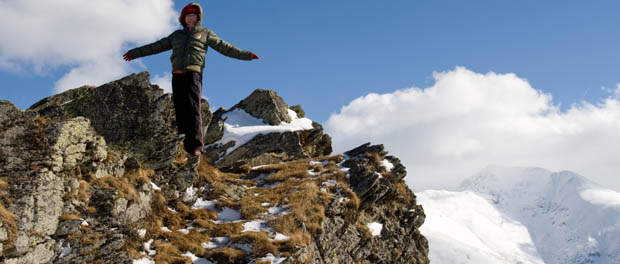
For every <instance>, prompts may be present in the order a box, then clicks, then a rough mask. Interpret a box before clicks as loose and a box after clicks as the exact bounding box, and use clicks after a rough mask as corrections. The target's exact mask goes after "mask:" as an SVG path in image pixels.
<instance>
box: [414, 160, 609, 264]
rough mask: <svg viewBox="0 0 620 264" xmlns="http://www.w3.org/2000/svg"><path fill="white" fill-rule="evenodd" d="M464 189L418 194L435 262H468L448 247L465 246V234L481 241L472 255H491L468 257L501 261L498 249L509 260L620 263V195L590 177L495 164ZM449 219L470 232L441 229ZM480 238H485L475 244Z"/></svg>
mask: <svg viewBox="0 0 620 264" xmlns="http://www.w3.org/2000/svg"><path fill="white" fill-rule="evenodd" d="M460 190H461V192H440V191H425V192H423V193H420V194H418V197H419V201H420V203H422V204H424V206H425V211H426V213H427V225H425V226H424V227H423V228H422V233H423V234H425V235H426V236H427V237H428V239H429V243H430V245H431V247H430V250H431V251H430V259H431V260H433V261H434V262H440V263H450V262H453V261H460V259H459V258H460V257H458V256H455V257H456V258H457V259H454V258H452V259H449V261H448V259H445V256H450V255H452V254H451V253H448V252H446V250H461V251H463V246H462V244H463V242H458V241H465V242H467V243H468V244H470V245H472V247H474V249H473V250H468V251H466V252H467V254H469V255H470V256H476V257H479V258H483V257H484V258H486V259H483V261H473V260H472V261H464V262H462V263H480V262H486V263H495V262H497V261H493V260H492V257H494V256H500V257H502V258H501V260H502V261H501V262H508V263H519V262H523V263H539V261H541V260H542V261H544V263H620V221H619V219H620V194H619V193H617V192H614V191H611V190H608V189H605V188H603V187H601V186H599V185H597V184H596V183H593V182H591V181H589V180H588V179H586V178H584V177H583V176H580V175H577V174H575V173H572V172H567V171H563V172H557V173H553V172H550V171H547V170H544V169H540V168H508V167H489V168H487V169H485V170H483V171H482V172H480V173H479V174H477V175H475V176H474V177H471V178H470V179H467V180H465V181H464V182H463V183H462V185H461V188H460ZM457 203H458V204H459V205H458V209H457V208H455V206H457V205H456V204H457ZM463 211H464V212H463ZM467 216H469V217H467ZM476 217H479V218H481V219H483V220H476ZM442 218H448V219H451V221H452V222H453V223H452V224H453V226H452V228H453V229H457V228H459V229H461V230H466V231H467V232H462V233H458V232H452V233H451V235H452V236H453V237H455V238H451V239H448V238H449V236H446V235H444V234H442V232H444V233H445V228H444V229H443V230H442V232H440V231H438V230H436V229H435V228H434V227H435V226H436V225H437V219H442ZM472 223H474V224H472ZM444 226H445V225H444ZM436 227H437V228H440V227H441V226H436ZM523 229H526V230H527V233H528V235H529V236H527V235H526V234H525V233H524V232H522V231H523ZM472 237H474V238H477V239H478V240H479V241H480V243H478V244H474V243H472V241H476V240H474V239H472ZM442 241H443V242H442ZM476 245H477V246H476ZM438 246H441V247H438ZM515 246H517V247H518V248H517V249H514V247H515ZM511 247H513V249H514V250H512V251H511ZM485 249H489V251H485ZM472 252H473V253H472ZM463 254H465V253H463ZM465 256H466V255H465ZM442 258H443V259H442Z"/></svg>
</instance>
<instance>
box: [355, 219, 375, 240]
mask: <svg viewBox="0 0 620 264" xmlns="http://www.w3.org/2000/svg"><path fill="white" fill-rule="evenodd" d="M355 227H356V228H357V231H358V232H360V234H361V235H362V237H363V238H364V239H365V240H370V239H372V233H371V232H370V228H368V226H367V225H364V224H362V223H357V224H356V225H355Z"/></svg>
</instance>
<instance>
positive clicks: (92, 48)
mask: <svg viewBox="0 0 620 264" xmlns="http://www.w3.org/2000/svg"><path fill="white" fill-rule="evenodd" d="M173 7H174V3H173V2H172V1H171V0H132V1H126V0H91V1H81V0H54V1H40V0H20V1H0V17H2V19H3V21H5V23H0V35H2V36H4V37H3V38H1V39H0V68H2V69H3V70H5V71H11V72H21V71H34V72H36V73H37V74H48V73H49V72H51V71H55V70H64V69H65V68H68V69H69V72H68V73H67V74H66V75H65V76H63V77H62V78H61V79H60V80H58V81H57V82H56V84H55V87H54V90H55V91H56V92H61V91H64V90H67V89H71V88H76V87H79V86H81V85H84V84H91V85H98V84H102V83H105V82H107V81H111V80H114V79H116V78H119V77H122V76H123V75H125V74H127V73H129V72H130V71H132V69H133V67H136V65H137V64H136V63H131V64H129V63H126V62H124V61H123V60H122V58H121V55H122V54H123V53H124V52H125V49H126V48H127V47H128V46H125V45H126V44H127V43H133V44H146V43H149V42H151V41H154V40H157V39H158V38H161V37H164V36H166V35H167V34H169V33H171V32H172V31H173V30H174V29H175V28H176V27H177V24H178V22H176V17H177V13H176V11H175V10H174V9H173Z"/></svg>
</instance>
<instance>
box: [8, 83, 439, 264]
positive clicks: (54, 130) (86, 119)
mask: <svg viewBox="0 0 620 264" xmlns="http://www.w3.org/2000/svg"><path fill="white" fill-rule="evenodd" d="M148 80H149V75H148V73H140V74H134V75H130V76H128V77H126V78H123V79H121V80H118V81H114V82H111V83H108V84H105V85H102V86H100V87H89V86H85V87H81V88H77V89H74V90H70V91H67V92H65V93H62V94H58V95H55V96H52V97H49V98H46V99H43V100H41V101H40V102H38V103H36V104H35V105H33V106H32V107H31V108H30V109H28V110H25V111H22V110H20V109H17V108H16V107H15V106H13V104H11V103H10V102H7V101H0V202H1V203H0V261H2V263H132V262H137V261H142V262H141V263H153V262H154V263H192V262H194V263H198V262H199V261H202V262H200V263H428V258H427V253H428V244H427V242H426V239H425V238H424V237H423V236H422V235H421V234H420V232H419V231H418V228H419V227H420V226H421V225H422V223H423V222H424V211H423V209H422V207H421V206H420V205H417V204H416V200H415V195H414V194H413V193H412V192H411V191H410V190H409V189H408V188H407V187H406V185H405V183H404V181H403V180H402V179H403V177H404V176H405V174H406V171H405V168H404V167H403V166H402V165H401V164H400V161H399V160H398V159H397V158H396V157H392V156H388V155H387V152H386V151H385V150H384V148H383V146H381V145H374V146H371V145H370V144H365V145H362V146H360V147H359V148H356V149H354V150H351V151H349V152H347V153H344V154H338V155H330V154H331V138H330V137H329V136H328V135H326V134H324V133H323V129H322V127H321V126H320V125H319V124H317V123H314V122H311V123H310V125H308V126H307V127H305V128H303V129H293V130H287V131H280V132H270V133H263V134H257V135H255V136H254V137H252V138H251V139H249V140H247V141H245V142H235V141H224V139H225V138H226V135H227V134H226V133H227V122H229V119H228V118H231V117H230V116H231V115H232V113H238V112H242V113H246V114H248V115H249V116H252V117H253V118H256V119H257V120H262V121H263V122H264V126H278V125H282V124H288V123H293V122H296V121H295V119H299V118H302V117H303V110H302V109H301V107H300V106H295V107H290V108H289V107H288V105H287V104H286V103H285V102H284V101H283V100H282V98H280V97H279V96H277V94H276V93H275V92H274V91H266V90H256V91H255V92H254V93H252V94H251V95H250V96H249V97H248V98H246V99H244V100H242V101H241V102H240V103H239V104H237V105H235V106H233V107H232V108H231V109H230V110H226V109H219V110H218V111H216V112H215V113H213V114H212V113H211V112H210V111H209V106H208V104H207V103H206V102H203V104H202V105H203V107H204V108H203V112H204V114H203V118H204V120H203V121H204V122H203V123H204V124H209V126H207V127H205V131H206V132H207V133H208V134H207V141H208V142H207V143H209V144H210V145H208V147H207V151H206V153H205V155H203V156H202V157H200V158H197V157H188V156H187V155H186V153H185V152H184V151H183V148H182V141H183V138H182V135H181V136H179V135H177V133H176V124H175V118H174V112H173V111H174V108H173V107H172V100H171V95H169V94H163V93H162V90H161V89H159V88H158V87H157V86H156V85H152V84H150V83H149V81H148ZM290 110H293V111H290ZM227 120H228V121H227ZM283 122H284V123H283Z"/></svg>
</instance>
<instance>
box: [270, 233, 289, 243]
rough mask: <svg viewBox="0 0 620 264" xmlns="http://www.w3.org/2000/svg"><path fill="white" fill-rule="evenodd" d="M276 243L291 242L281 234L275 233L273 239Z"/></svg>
mask: <svg viewBox="0 0 620 264" xmlns="http://www.w3.org/2000/svg"><path fill="white" fill-rule="evenodd" d="M273 240H276V241H289V240H291V238H290V237H289V236H286V235H284V234H282V233H276V237H275V238H274V239H273Z"/></svg>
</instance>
